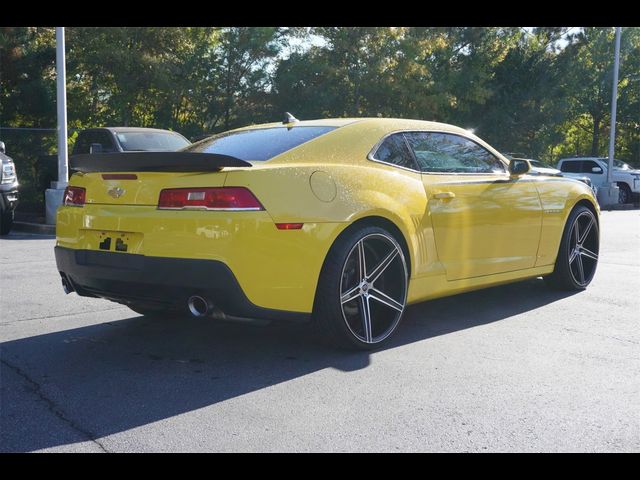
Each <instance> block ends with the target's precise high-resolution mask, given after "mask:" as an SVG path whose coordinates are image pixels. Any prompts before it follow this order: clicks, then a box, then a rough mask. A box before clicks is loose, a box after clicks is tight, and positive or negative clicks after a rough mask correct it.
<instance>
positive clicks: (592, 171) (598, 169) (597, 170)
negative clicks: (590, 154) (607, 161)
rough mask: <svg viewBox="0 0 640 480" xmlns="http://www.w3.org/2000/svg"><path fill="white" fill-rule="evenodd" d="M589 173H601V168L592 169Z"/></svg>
mask: <svg viewBox="0 0 640 480" xmlns="http://www.w3.org/2000/svg"><path fill="white" fill-rule="evenodd" d="M591 173H602V168H600V167H592V168H591Z"/></svg>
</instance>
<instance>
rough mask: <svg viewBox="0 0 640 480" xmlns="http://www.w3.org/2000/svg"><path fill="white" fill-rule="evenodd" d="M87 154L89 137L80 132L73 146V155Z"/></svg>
mask: <svg viewBox="0 0 640 480" xmlns="http://www.w3.org/2000/svg"><path fill="white" fill-rule="evenodd" d="M79 153H89V136H88V133H87V132H80V133H79V134H78V138H77V139H76V143H75V145H74V146H73V154H74V155H76V154H79Z"/></svg>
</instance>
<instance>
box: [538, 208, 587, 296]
mask: <svg viewBox="0 0 640 480" xmlns="http://www.w3.org/2000/svg"><path fill="white" fill-rule="evenodd" d="M599 251H600V232H599V230H598V221H597V219H596V217H595V215H594V214H593V212H592V211H591V210H589V209H588V208H587V207H585V206H584V205H579V206H577V207H576V208H574V209H573V211H572V212H571V214H570V215H569V219H568V220H567V223H566V225H565V227H564V232H563V234H562V240H561V241H560V250H559V251H558V258H557V259H556V265H555V268H554V271H553V273H552V274H551V275H549V276H547V277H545V281H546V282H547V284H548V285H549V286H550V287H552V288H556V289H559V290H583V289H585V288H586V287H587V285H589V283H591V280H592V279H593V276H594V275H595V273H596V268H597V266H598V254H599Z"/></svg>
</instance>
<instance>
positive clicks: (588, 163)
mask: <svg viewBox="0 0 640 480" xmlns="http://www.w3.org/2000/svg"><path fill="white" fill-rule="evenodd" d="M592 168H599V169H600V172H594V171H593V170H591V169H592ZM581 171H582V173H595V174H596V175H597V174H598V173H602V167H601V166H600V165H598V164H597V163H596V162H594V161H593V160H585V161H583V162H582V170H581Z"/></svg>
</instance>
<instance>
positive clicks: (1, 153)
mask: <svg viewBox="0 0 640 480" xmlns="http://www.w3.org/2000/svg"><path fill="white" fill-rule="evenodd" d="M0 164H1V167H2V169H0V235H7V234H8V233H9V231H10V230H11V225H13V217H14V213H15V210H16V206H17V205H18V175H17V174H16V166H15V164H14V163H13V159H12V158H11V157H9V156H8V155H6V154H5V147H4V142H0Z"/></svg>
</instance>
